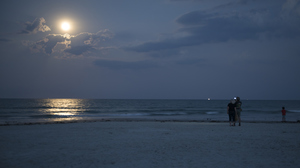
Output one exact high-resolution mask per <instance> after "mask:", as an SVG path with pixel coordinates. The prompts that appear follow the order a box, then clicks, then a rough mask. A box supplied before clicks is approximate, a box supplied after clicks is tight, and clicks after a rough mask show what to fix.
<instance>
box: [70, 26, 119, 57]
mask: <svg viewBox="0 0 300 168" xmlns="http://www.w3.org/2000/svg"><path fill="white" fill-rule="evenodd" d="M113 37H114V34H113V33H112V32H111V31H109V30H107V29H106V30H103V31H98V32H97V33H94V34H93V33H80V34H78V35H75V36H71V38H70V41H71V43H70V45H69V47H70V48H68V49H66V50H65V52H67V53H71V54H74V55H81V54H83V53H85V52H88V51H93V50H97V49H98V50H101V49H103V48H105V47H108V45H107V43H108V40H110V39H111V38H113Z"/></svg>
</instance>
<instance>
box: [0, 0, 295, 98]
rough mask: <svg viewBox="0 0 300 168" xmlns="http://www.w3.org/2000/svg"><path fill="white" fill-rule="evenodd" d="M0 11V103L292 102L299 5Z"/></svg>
mask: <svg viewBox="0 0 300 168" xmlns="http://www.w3.org/2000/svg"><path fill="white" fill-rule="evenodd" d="M0 12H1V15H0V21H1V24H0V98H100V99H207V98H211V99H212V100H213V99H231V98H232V97H234V96H240V97H241V99H242V100H245V99H250V100H252V99H260V100H261V99H263V100H264V99H272V100H273V99H279V100H281V99H283V100H292V99H297V100H300V66H299V64H300V0H147V1H142V0H126V1H125V0H124V1H121V0H84V1H83V0H82V1H81V0H49V1H41V0H26V1H24V0H1V2H0ZM63 22H65V23H67V24H69V26H70V29H68V30H64V29H63V28H62V27H61V25H62V23H63ZM66 29H67V28H66Z"/></svg>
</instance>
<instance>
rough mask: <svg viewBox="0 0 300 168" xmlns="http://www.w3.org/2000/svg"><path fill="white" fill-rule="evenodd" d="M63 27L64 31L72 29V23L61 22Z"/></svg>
mask: <svg viewBox="0 0 300 168" xmlns="http://www.w3.org/2000/svg"><path fill="white" fill-rule="evenodd" d="M61 28H62V29H63V30H64V31H68V30H70V28H71V27H70V24H69V23H68V22H63V23H62V24H61Z"/></svg>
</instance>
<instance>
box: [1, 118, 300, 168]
mask: <svg viewBox="0 0 300 168" xmlns="http://www.w3.org/2000/svg"><path fill="white" fill-rule="evenodd" d="M0 133H1V137H0V147H1V153H0V165H1V167H6V168H8V167H39V168H41V167H149V168H150V167H273V168H274V167H299V166H300V160H299V156H300V124H299V123H249V122H248V123H243V124H242V126H241V127H239V126H236V127H229V124H228V123H226V122H220V123H215V122H161V121H156V122H155V121H132V122H129V121H122V122H120V121H111V122H86V123H68V124H40V125H39V124H37V125H11V126H0Z"/></svg>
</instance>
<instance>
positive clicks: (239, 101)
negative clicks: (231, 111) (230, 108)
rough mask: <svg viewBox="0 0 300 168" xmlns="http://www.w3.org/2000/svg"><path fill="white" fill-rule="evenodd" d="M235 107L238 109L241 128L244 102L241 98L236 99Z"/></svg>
mask: <svg viewBox="0 0 300 168" xmlns="http://www.w3.org/2000/svg"><path fill="white" fill-rule="evenodd" d="M235 107H236V115H237V117H238V120H239V126H241V111H242V102H241V99H240V97H237V98H236V102H235Z"/></svg>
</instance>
